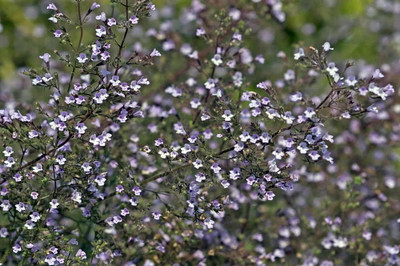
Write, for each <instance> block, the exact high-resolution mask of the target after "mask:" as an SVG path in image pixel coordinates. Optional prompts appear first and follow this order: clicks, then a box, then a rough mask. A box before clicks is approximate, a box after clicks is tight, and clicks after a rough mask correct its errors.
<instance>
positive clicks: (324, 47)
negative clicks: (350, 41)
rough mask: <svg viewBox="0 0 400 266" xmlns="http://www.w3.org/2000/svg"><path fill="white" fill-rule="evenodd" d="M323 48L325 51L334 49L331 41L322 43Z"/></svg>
mask: <svg viewBox="0 0 400 266" xmlns="http://www.w3.org/2000/svg"><path fill="white" fill-rule="evenodd" d="M322 48H323V49H324V51H325V52H328V51H331V50H333V48H331V44H330V43H329V42H325V43H324V44H323V45H322Z"/></svg>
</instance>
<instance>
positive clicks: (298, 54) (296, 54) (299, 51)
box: [294, 48, 306, 60]
mask: <svg viewBox="0 0 400 266" xmlns="http://www.w3.org/2000/svg"><path fill="white" fill-rule="evenodd" d="M305 55H306V54H305V53H304V50H303V48H299V50H298V52H297V53H295V54H294V60H299V59H300V58H302V57H304V56H305Z"/></svg>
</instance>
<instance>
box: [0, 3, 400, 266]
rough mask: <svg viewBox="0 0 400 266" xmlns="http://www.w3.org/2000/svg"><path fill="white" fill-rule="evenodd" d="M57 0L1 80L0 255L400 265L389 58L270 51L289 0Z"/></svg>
mask: <svg viewBox="0 0 400 266" xmlns="http://www.w3.org/2000/svg"><path fill="white" fill-rule="evenodd" d="M59 2H60V3H57V2H56V3H55V4H53V3H50V4H46V5H45V9H46V11H47V13H46V14H48V15H49V20H50V22H51V23H52V24H53V25H52V31H51V35H52V37H53V38H55V39H56V40H58V41H59V45H58V47H57V48H55V50H54V49H53V50H48V51H46V52H45V53H44V54H42V55H40V56H39V55H38V56H39V57H40V60H41V62H42V67H40V68H36V69H25V70H24V74H25V75H26V76H28V77H29V78H30V80H31V83H32V86H33V87H34V88H33V89H32V90H33V91H34V92H35V93H36V94H34V96H33V101H29V100H27V101H24V100H18V99H17V100H14V99H12V96H10V95H12V94H7V96H2V102H1V108H2V109H0V134H1V146H2V147H1V151H2V157H1V159H0V174H1V181H0V184H1V192H0V193H1V196H0V197H1V199H0V203H1V204H0V207H1V211H0V227H1V229H0V237H1V239H0V241H1V242H0V251H1V255H2V256H1V262H2V263H5V264H7V263H8V264H13V263H19V264H22V265H32V264H48V265H58V264H66V265H87V264H111V265H114V264H117V263H123V264H124V265H136V264H139V265H142V264H144V265H153V264H161V265H172V264H175V265H178V264H179V265H192V264H200V265H208V264H209V265H222V264H228V265H248V264H257V265H265V264H277V265H282V264H287V265H325V266H327V265H353V264H354V265H384V264H387V265H390V264H393V265H396V264H400V258H399V257H398V256H397V255H398V253H399V246H398V244H399V242H398V241H399V238H400V235H399V222H400V220H399V219H400V216H399V210H400V202H399V200H398V196H397V195H398V193H399V189H398V184H397V183H398V182H399V181H398V174H397V173H398V168H399V163H398V150H397V149H396V148H394V147H395V145H397V144H398V142H399V137H400V136H399V131H400V126H399V124H398V121H397V120H398V119H396V116H397V115H398V113H399V111H400V110H399V109H400V108H399V105H397V104H396V97H397V95H396V94H397V93H395V89H394V87H393V86H392V85H390V84H389V82H390V81H391V80H392V79H393V78H391V76H395V75H396V70H395V68H394V67H393V66H391V65H393V62H392V61H391V60H393V58H390V57H387V56H385V55H384V53H382V54H383V56H384V58H385V60H387V64H385V65H383V66H382V67H380V68H379V67H374V66H371V65H369V64H366V63H364V62H361V61H355V62H354V61H352V60H350V59H349V60H344V61H343V62H337V63H335V62H333V60H332V59H330V58H331V56H334V53H335V50H334V49H335V46H334V45H333V44H331V43H330V42H328V41H326V40H318V42H317V43H309V42H308V41H307V40H303V41H302V43H299V45H296V47H294V48H293V49H292V48H291V49H290V50H291V51H290V53H289V52H288V51H287V52H284V51H279V50H278V51H276V52H274V56H273V57H272V56H271V54H270V53H268V51H266V50H267V49H269V48H268V46H269V45H270V46H271V49H275V48H276V47H277V46H275V45H273V42H274V35H273V34H272V33H271V32H270V31H268V29H275V31H285V30H287V28H285V23H286V22H285V20H286V18H287V14H286V13H285V12H284V11H285V6H284V5H283V3H282V2H281V1H279V0H266V1H256V0H253V1H211V0H210V1H202V2H201V1H198V0H193V1H192V2H191V3H190V4H188V5H187V4H181V1H178V2H176V3H174V2H172V4H170V5H168V4H165V3H164V6H163V7H162V8H161V9H159V10H156V6H155V5H154V4H153V3H151V2H150V1H147V0H136V1H133V0H121V1H116V0H114V1H111V2H112V3H111V4H104V5H102V6H100V5H99V4H97V3H93V2H91V1H81V0H77V1H75V2H74V8H75V9H74V11H71V12H70V13H67V12H64V11H63V5H62V3H64V2H63V1H59ZM383 3H385V4H383ZM64 4H65V6H68V5H69V4H66V2H65V3H64ZM387 5H392V6H391V8H390V7H388V6H387ZM300 7H301V6H300ZM396 8H397V9H398V7H396V4H395V3H392V2H386V1H377V3H376V5H371V6H369V7H368V10H367V11H366V12H369V13H370V15H371V20H372V19H373V20H375V21H378V20H377V19H376V18H381V17H382V19H383V20H384V19H385V18H384V16H382V15H378V12H397V11H396ZM371 10H374V11H375V12H374V13H373V14H372V13H371V12H372V11H371ZM371 20H368V19H366V20H365V21H367V22H369V21H371ZM333 23H336V22H333ZM380 25H381V27H388V29H387V31H388V32H390V33H393V32H394V30H393V29H392V27H391V26H390V25H388V24H387V22H385V21H383V22H382V23H381V24H380ZM310 27H311V26H310ZM326 27H327V28H329V26H326ZM366 27H367V29H368V30H369V29H371V30H372V31H374V28H373V27H372V28H371V27H370V25H369V24H368V23H366ZM306 30H307V29H306ZM332 34H334V33H332ZM393 36H395V35H393ZM393 36H390V35H389V36H386V39H385V41H384V42H383V43H382V45H383V47H386V46H388V43H391V42H392V41H395V40H396V38H395V37H393ZM331 39H332V40H330V41H333V42H332V43H334V42H335V39H334V38H331ZM338 42H339V41H338ZM42 45H43V47H46V44H45V43H43V44H42ZM385 45H386V46H385ZM389 47H391V46H390V45H389ZM278 48H279V46H278ZM387 49H389V48H387ZM392 54H395V52H393V53H392ZM20 79H21V80H23V78H22V77H20ZM393 80H394V79H393ZM394 81H395V80H394ZM7 97H8V98H7ZM6 100H7V101H6Z"/></svg>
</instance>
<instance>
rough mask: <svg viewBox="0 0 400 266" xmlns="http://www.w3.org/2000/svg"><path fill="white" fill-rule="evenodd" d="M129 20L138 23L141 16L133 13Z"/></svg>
mask: <svg viewBox="0 0 400 266" xmlns="http://www.w3.org/2000/svg"><path fill="white" fill-rule="evenodd" d="M129 22H130V23H131V24H138V22H139V18H138V17H136V16H135V15H133V16H131V17H130V18H129Z"/></svg>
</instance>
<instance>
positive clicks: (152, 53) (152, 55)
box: [150, 49, 161, 57]
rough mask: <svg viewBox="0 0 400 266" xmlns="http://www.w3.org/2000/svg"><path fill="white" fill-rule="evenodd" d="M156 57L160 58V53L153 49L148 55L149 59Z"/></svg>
mask: <svg viewBox="0 0 400 266" xmlns="http://www.w3.org/2000/svg"><path fill="white" fill-rule="evenodd" d="M156 56H161V53H160V52H159V51H157V50H156V49H153V51H152V52H151V53H150V57H156Z"/></svg>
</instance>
